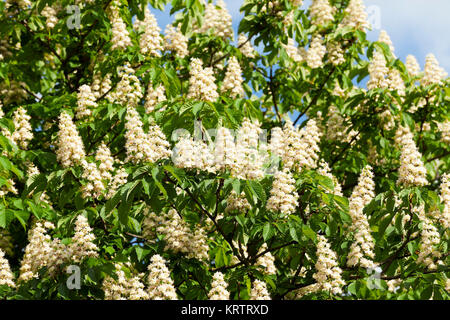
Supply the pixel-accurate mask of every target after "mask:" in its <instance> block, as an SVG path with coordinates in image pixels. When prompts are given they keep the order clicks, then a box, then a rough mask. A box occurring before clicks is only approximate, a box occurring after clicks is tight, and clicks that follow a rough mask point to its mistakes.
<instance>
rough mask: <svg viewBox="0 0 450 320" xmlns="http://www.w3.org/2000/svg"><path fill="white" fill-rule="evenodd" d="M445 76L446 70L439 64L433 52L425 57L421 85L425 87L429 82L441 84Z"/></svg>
mask: <svg viewBox="0 0 450 320" xmlns="http://www.w3.org/2000/svg"><path fill="white" fill-rule="evenodd" d="M446 77H447V72H445V70H444V69H443V68H441V67H440V66H439V62H438V61H437V59H436V57H435V56H434V54H432V53H430V54H428V55H427V57H426V58H425V68H424V74H423V78H422V79H421V85H422V86H424V87H426V86H429V85H431V84H441V83H442V80H444V79H445V78H446Z"/></svg>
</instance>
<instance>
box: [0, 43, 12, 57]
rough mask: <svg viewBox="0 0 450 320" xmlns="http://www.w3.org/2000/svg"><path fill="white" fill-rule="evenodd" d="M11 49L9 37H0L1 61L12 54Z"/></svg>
mask: <svg viewBox="0 0 450 320" xmlns="http://www.w3.org/2000/svg"><path fill="white" fill-rule="evenodd" d="M9 49H10V45H9V43H8V39H0V61H2V60H4V59H6V58H10V57H11V56H12V52H11V51H10V50H9Z"/></svg>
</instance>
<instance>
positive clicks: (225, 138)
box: [214, 127, 237, 171]
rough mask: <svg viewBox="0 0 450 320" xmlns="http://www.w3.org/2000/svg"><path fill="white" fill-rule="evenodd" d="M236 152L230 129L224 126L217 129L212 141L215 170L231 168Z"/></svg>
mask: <svg viewBox="0 0 450 320" xmlns="http://www.w3.org/2000/svg"><path fill="white" fill-rule="evenodd" d="M236 152H237V151H236V144H235V143H234V137H233V135H232V134H231V132H230V130H229V129H227V128H224V127H220V128H219V129H217V135H216V139H215V141H214V164H215V168H216V170H218V171H225V170H231V169H232V168H233V167H234V164H235V160H236V158H237V155H236Z"/></svg>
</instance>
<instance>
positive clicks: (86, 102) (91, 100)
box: [76, 84, 97, 119]
mask: <svg viewBox="0 0 450 320" xmlns="http://www.w3.org/2000/svg"><path fill="white" fill-rule="evenodd" d="M96 107H97V102H95V95H94V93H93V92H92V91H91V87H90V86H88V85H87V84H84V85H82V86H81V87H80V88H78V94H77V110H76V112H77V114H76V116H77V118H78V119H82V118H84V117H88V116H90V115H91V113H92V111H91V108H96Z"/></svg>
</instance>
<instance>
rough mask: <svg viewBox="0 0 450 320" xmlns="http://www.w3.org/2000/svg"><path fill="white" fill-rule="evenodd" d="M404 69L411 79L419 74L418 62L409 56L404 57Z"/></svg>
mask: <svg viewBox="0 0 450 320" xmlns="http://www.w3.org/2000/svg"><path fill="white" fill-rule="evenodd" d="M405 67H406V70H407V71H408V73H409V74H410V75H411V76H412V77H417V76H418V75H419V74H420V66H419V62H417V59H416V57H414V56H413V55H411V54H410V55H408V56H407V57H406V62H405Z"/></svg>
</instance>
